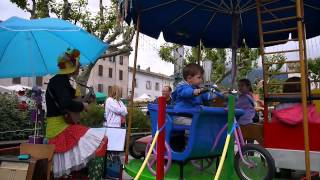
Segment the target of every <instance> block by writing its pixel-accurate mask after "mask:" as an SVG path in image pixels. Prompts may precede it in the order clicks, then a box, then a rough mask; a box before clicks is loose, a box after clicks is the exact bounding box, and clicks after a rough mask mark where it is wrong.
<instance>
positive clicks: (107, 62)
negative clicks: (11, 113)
mask: <svg viewBox="0 0 320 180" xmlns="http://www.w3.org/2000/svg"><path fill="white" fill-rule="evenodd" d="M128 66H129V54H125V55H119V56H113V57H109V58H103V59H99V60H98V62H97V63H96V64H95V66H94V67H93V69H92V70H91V73H90V77H89V80H88V83H87V85H88V86H93V88H94V91H95V92H103V93H106V94H108V90H109V89H110V88H111V86H113V85H118V86H120V87H121V89H122V97H127V96H128ZM51 77H52V76H51V75H47V76H43V77H36V78H32V77H19V78H4V79H0V85H2V86H11V85H16V84H21V85H25V86H29V87H32V86H33V85H34V84H36V85H37V86H38V87H40V88H41V89H43V90H45V89H47V83H48V82H49V79H50V78H51Z"/></svg>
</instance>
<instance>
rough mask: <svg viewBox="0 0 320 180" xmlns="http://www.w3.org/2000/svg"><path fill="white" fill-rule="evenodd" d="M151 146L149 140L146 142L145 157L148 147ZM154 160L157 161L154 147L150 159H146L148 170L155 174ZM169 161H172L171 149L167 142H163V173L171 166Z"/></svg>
mask: <svg viewBox="0 0 320 180" xmlns="http://www.w3.org/2000/svg"><path fill="white" fill-rule="evenodd" d="M150 146H151V142H150V143H148V145H147V147H146V151H145V157H147V153H148V151H149V149H150ZM155 147H156V145H155ZM156 161H157V151H156V148H153V150H152V153H151V156H150V159H149V160H148V163H147V164H148V169H149V171H150V172H151V173H152V174H153V175H154V176H156V175H157V172H156ZM171 161H172V157H171V149H170V147H169V145H168V144H167V143H165V152H164V174H166V173H167V171H168V170H169V169H170V167H171Z"/></svg>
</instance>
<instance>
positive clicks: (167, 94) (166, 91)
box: [153, 86, 173, 105]
mask: <svg viewBox="0 0 320 180" xmlns="http://www.w3.org/2000/svg"><path fill="white" fill-rule="evenodd" d="M171 93H172V88H171V87H170V86H163V88H162V96H164V97H165V98H166V103H167V105H172V104H173V101H172V98H171ZM153 103H155V104H158V98H156V99H155V100H154V102H153Z"/></svg>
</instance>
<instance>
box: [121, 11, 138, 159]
mask: <svg viewBox="0 0 320 180" xmlns="http://www.w3.org/2000/svg"><path fill="white" fill-rule="evenodd" d="M139 33H140V15H138V19H137V29H136V44H135V51H134V63H133V72H132V84H131V95H130V102H129V120H128V133H127V137H126V140H127V141H126V151H125V163H126V164H128V156H129V144H130V136H131V123H132V117H133V97H134V87H135V85H136V69H137V58H138V45H139Z"/></svg>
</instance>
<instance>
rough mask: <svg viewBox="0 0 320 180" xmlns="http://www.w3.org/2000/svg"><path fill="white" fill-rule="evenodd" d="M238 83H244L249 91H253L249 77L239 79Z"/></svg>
mask: <svg viewBox="0 0 320 180" xmlns="http://www.w3.org/2000/svg"><path fill="white" fill-rule="evenodd" d="M239 83H243V84H244V85H246V86H247V87H248V88H249V91H250V92H253V89H252V85H251V81H250V80H249V79H240V80H239Z"/></svg>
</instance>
